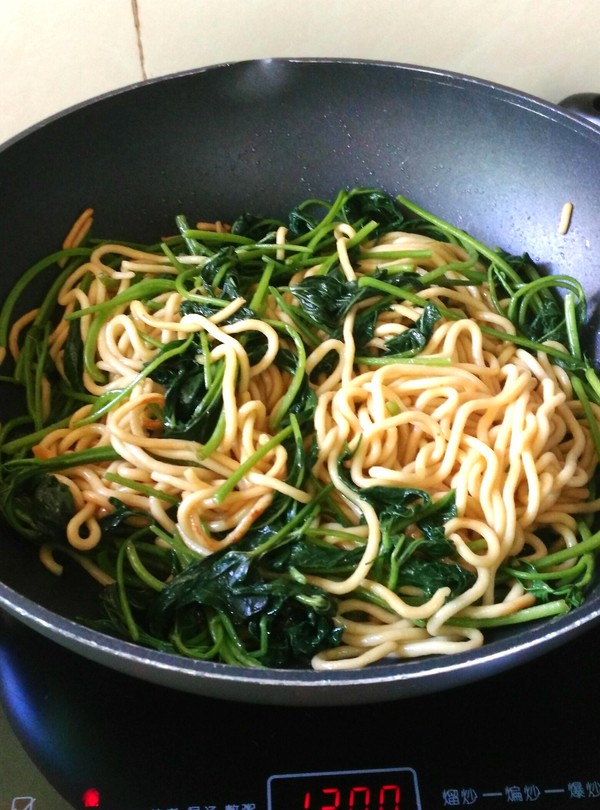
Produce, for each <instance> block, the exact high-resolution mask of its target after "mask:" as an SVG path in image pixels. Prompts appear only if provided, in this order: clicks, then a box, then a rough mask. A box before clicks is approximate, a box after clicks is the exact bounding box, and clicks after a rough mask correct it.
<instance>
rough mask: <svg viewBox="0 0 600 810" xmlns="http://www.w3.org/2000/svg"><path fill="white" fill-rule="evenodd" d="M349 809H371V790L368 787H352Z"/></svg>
mask: <svg viewBox="0 0 600 810" xmlns="http://www.w3.org/2000/svg"><path fill="white" fill-rule="evenodd" d="M348 810H371V791H370V790H369V788H368V787H363V786H362V785H361V786H357V787H353V788H350V796H349V799H348Z"/></svg>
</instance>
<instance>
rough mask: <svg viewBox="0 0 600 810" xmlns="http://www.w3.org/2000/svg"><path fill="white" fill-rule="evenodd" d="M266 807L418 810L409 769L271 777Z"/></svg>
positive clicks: (284, 809)
mask: <svg viewBox="0 0 600 810" xmlns="http://www.w3.org/2000/svg"><path fill="white" fill-rule="evenodd" d="M267 797H268V804H267V807H268V810H421V801H420V798H419V790H418V786H417V775H416V773H415V772H414V771H413V770H412V768H381V769H378V770H360V771H329V772H325V771H321V772H317V773H286V774H278V775H275V776H271V777H270V778H269V780H268V784H267Z"/></svg>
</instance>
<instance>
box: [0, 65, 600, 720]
mask: <svg viewBox="0 0 600 810" xmlns="http://www.w3.org/2000/svg"><path fill="white" fill-rule="evenodd" d="M599 180H600V129H598V128H597V127H596V126H595V125H594V124H593V123H591V122H589V121H587V120H585V119H584V118H581V117H578V116H577V115H575V114H574V113H572V112H569V111H566V110H564V109H559V108H557V107H555V106H552V105H550V104H548V103H545V102H543V101H540V100H537V99H535V98H532V97H529V96H527V95H524V94H522V93H519V92H516V91H513V90H510V89H507V88H504V87H500V86H497V85H494V84H491V83H488V82H485V81H481V80H478V79H475V78H471V77H466V76H461V75H457V74H453V73H448V72H443V71H439V70H432V69H427V68H421V67H414V66H407V65H397V64H383V63H380V64H375V63H366V62H360V61H359V62H356V61H345V60H335V61H332V60H278V59H275V60H265V61H253V62H242V63H235V64H231V65H222V66H216V67H212V68H208V69H202V70H197V71H192V72H188V73H184V74H179V75H175V76H171V77H167V78H163V79H159V80H156V81H149V82H146V83H143V84H140V85H137V86H133V87H131V88H127V89H124V90H121V91H118V92H115V93H112V94H109V95H106V96H104V97H101V98H99V99H96V100H94V101H92V102H90V103H86V104H83V105H80V106H78V107H75V108H73V109H71V110H69V111H67V112H66V113H65V114H62V115H59V116H56V117H53V118H51V119H49V120H47V121H45V122H43V123H42V124H40V125H39V126H37V127H34V128H32V129H30V130H29V131H27V132H25V133H24V134H23V135H21V136H19V137H17V138H15V139H13V140H11V141H10V142H8V143H7V144H5V146H4V147H3V148H2V150H1V151H0V201H1V202H0V211H1V213H0V244H1V245H2V271H1V273H0V297H2V298H4V296H5V295H6V292H7V290H8V289H9V288H10V287H11V285H12V283H13V282H14V281H15V279H16V278H17V277H18V276H19V274H20V273H21V272H22V271H23V270H24V269H25V268H27V267H28V266H29V265H30V264H31V263H33V262H34V261H35V260H36V259H38V258H40V257H41V256H43V255H46V254H47V253H49V252H51V251H52V250H54V249H55V248H56V247H57V246H59V244H60V243H61V241H62V238H63V236H64V234H65V232H66V230H67V229H68V226H69V225H70V223H71V222H72V221H73V220H74V219H75V218H76V216H77V215H78V214H79V212H80V211H81V210H82V209H83V208H84V207H86V206H88V205H91V206H93V207H94V209H95V212H96V225H95V233H96V234H97V235H102V236H110V237H111V238H115V239H125V240H129V241H141V242H143V241H154V240H155V238H156V237H157V235H160V234H164V233H169V232H171V231H172V228H173V218H174V216H175V215H176V214H178V213H180V212H183V213H186V214H187V215H188V216H190V217H191V218H194V217H196V218H197V219H202V218H204V219H208V218H220V219H223V220H227V219H230V218H231V217H232V216H235V215H236V214H238V213H240V212H243V211H246V210H249V211H252V212H255V213H262V214H265V215H284V214H285V213H286V212H287V210H288V209H289V208H290V207H291V206H292V205H293V204H295V203H296V202H298V201H300V200H302V199H305V198H307V197H315V196H316V197H320V198H332V197H333V196H334V195H335V193H336V192H337V191H338V190H339V188H341V187H351V186H358V185H362V186H372V187H375V186H376V187H381V188H384V189H386V190H387V191H389V192H390V193H392V194H394V193H402V194H404V195H406V196H407V197H410V198H412V199H413V200H414V201H416V202H417V203H419V204H420V205H422V206H424V207H425V208H428V209H430V210H432V211H434V212H435V213H437V214H438V215H439V216H441V217H443V218H445V219H447V220H450V221H451V222H453V223H455V224H457V225H459V226H460V227H461V228H463V229H464V230H466V231H468V232H470V233H472V234H473V235H474V236H476V237H478V238H480V239H482V240H483V241H485V242H486V243H488V244H491V245H499V246H502V247H503V248H505V249H506V250H508V251H511V252H514V253H521V252H523V251H524V250H527V251H528V252H529V253H530V255H531V256H532V258H533V259H534V261H536V262H539V263H540V264H541V265H542V266H543V267H545V268H546V269H547V270H548V271H549V272H555V271H559V270H560V271H561V272H566V273H570V274H572V275H574V276H576V277H577V278H579V279H580V281H581V282H582V283H583V285H584V288H585V290H586V293H587V295H588V296H589V300H590V309H591V318H592V321H594V320H595V309H596V303H597V294H598V288H599V284H598V278H599V273H600V259H599V255H600V182H599ZM566 202H571V203H572V204H573V216H572V221H571V226H570V228H569V230H568V232H567V233H566V234H565V235H559V234H558V233H557V226H558V222H559V218H560V214H561V209H562V207H563V205H564V203H566ZM589 350H590V351H591V352H593V353H595V340H594V339H593V335H592V339H591V340H590V346H589ZM9 396H10V394H9V393H4V396H3V402H4V403H5V404H4V406H3V407H4V408H6V407H7V401H8V398H9ZM92 591H93V588H91V586H90V581H89V579H88V578H87V577H86V576H85V575H84V574H79V573H78V572H77V571H68V572H67V573H66V574H65V575H64V576H63V577H62V578H57V577H54V576H52V575H50V574H49V573H48V572H47V571H46V570H45V569H44V568H42V566H41V565H40V564H39V563H38V560H37V554H36V550H35V549H34V548H33V547H32V546H30V545H29V544H28V543H27V542H25V541H23V540H21V539H20V538H18V537H15V536H14V535H13V534H11V532H10V531H8V530H6V529H4V530H3V531H2V534H1V539H0V606H1V607H3V608H4V609H5V610H6V611H8V612H9V613H11V614H13V615H14V616H16V617H18V618H19V619H21V620H22V621H23V622H25V623H26V624H28V625H30V626H31V627H33V628H34V629H36V630H38V631H39V632H40V633H42V634H44V635H46V636H48V637H49V638H51V639H54V640H55V641H56V642H57V643H59V644H62V645H64V646H65V647H67V648H69V649H71V650H74V651H76V652H78V653H80V654H82V655H84V656H87V657H88V658H90V659H93V660H94V661H96V662H98V663H100V664H102V665H107V666H110V667H113V668H115V669H117V670H120V671H123V672H126V673H129V674H131V675H133V676H135V677H139V678H142V679H145V680H148V681H151V682H155V683H160V684H163V685H167V686H170V687H174V688H177V689H181V690H184V691H188V692H192V693H197V694H202V695H206V696H211V697H219V698H226V699H235V700H246V701H255V702H261V703H271V704H292V705H293V704H304V705H306V704H312V705H325V704H330V705H343V704H353V703H368V702H373V701H385V700H392V699H396V698H402V697H409V696H415V695H419V694H423V693H426V692H429V691H434V690H435V691H439V690H442V689H446V688H449V687H453V686H457V685H460V684H464V683H467V682H470V681H473V680H474V679H478V678H481V677H484V676H489V675H491V674H493V673H496V672H499V671H501V670H503V669H505V668H507V667H509V666H514V665H516V664H519V663H521V662H524V661H526V660H528V659H530V658H532V657H533V656H537V655H539V654H541V653H543V652H544V651H546V650H549V649H550V648H553V647H556V646H557V645H559V644H561V643H563V642H565V641H566V640H567V639H570V638H571V637H573V636H575V635H576V634H579V633H581V632H583V631H584V630H587V629H589V628H590V627H591V626H592V625H594V624H596V623H597V622H598V619H599V617H600V585H596V586H595V587H594V589H593V590H592V592H591V594H590V596H589V599H588V600H587V602H586V603H585V604H584V605H583V606H582V607H581V608H579V609H577V610H574V611H573V612H572V613H570V614H569V615H567V616H563V617H560V618H555V619H552V620H547V621H544V622H542V623H538V624H535V625H530V626H520V627H518V628H517V629H512V630H511V631H505V632H504V633H499V634H498V635H497V636H495V637H492V638H491V639H490V640H489V641H488V643H487V646H484V647H483V648H481V649H480V650H477V651H474V652H467V653H460V654H456V655H453V656H449V657H440V658H429V659H427V660H411V661H404V662H389V663H386V664H382V665H377V666H373V667H371V668H369V669H366V670H363V671H359V672H343V673H335V674H323V673H316V672H312V671H290V670H286V671H274V670H260V671H255V670H247V669H241V668H234V667H231V666H227V665H221V664H215V663H202V662H194V661H190V660H187V659H183V658H179V657H177V656H174V655H170V654H163V653H160V652H153V651H149V650H146V649H143V648H141V647H138V646H136V645H133V644H131V643H128V642H124V641H121V640H117V639H114V638H111V637H108V636H105V635H103V634H101V633H99V632H96V631H92V630H90V629H87V628H86V627H84V626H82V625H81V624H80V623H79V622H78V620H77V618H76V617H78V616H81V615H85V613H86V609H88V608H89V607H90V606H91V604H92V602H93V600H94V598H95V594H94V593H92Z"/></svg>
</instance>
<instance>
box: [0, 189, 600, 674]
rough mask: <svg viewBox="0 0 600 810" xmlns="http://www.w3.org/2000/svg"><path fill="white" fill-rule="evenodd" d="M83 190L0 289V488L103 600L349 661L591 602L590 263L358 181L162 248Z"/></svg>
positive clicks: (212, 648) (57, 562)
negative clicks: (532, 249)
mask: <svg viewBox="0 0 600 810" xmlns="http://www.w3.org/2000/svg"><path fill="white" fill-rule="evenodd" d="M89 217H90V212H87V213H86V217H85V219H84V220H83V222H81V223H79V226H78V228H76V229H75V231H74V232H73V233H72V234H71V236H70V238H69V241H68V242H67V243H66V246H65V248H64V249H63V250H62V251H59V252H58V253H57V254H55V255H54V256H53V257H50V259H48V260H46V261H45V262H41V263H40V264H39V265H36V267H35V268H33V269H32V271H30V273H29V274H26V277H24V278H25V281H23V282H21V286H20V288H18V289H17V288H16V290H17V291H16V293H15V294H14V295H12V296H9V298H8V299H7V302H6V304H5V307H4V311H3V312H2V315H1V320H0V337H2V339H3V344H4V345H5V346H6V348H7V357H6V358H5V365H6V366H8V365H9V363H12V365H11V369H12V370H11V371H10V377H9V380H10V381H12V382H13V383H14V384H15V385H17V386H18V387H19V388H21V389H22V390H23V391H24V393H25V400H26V406H27V416H26V417H22V416H20V417H19V418H17V419H15V420H12V421H9V422H6V423H5V425H4V427H3V434H2V462H3V464H2V482H1V487H2V489H1V507H2V512H3V515H4V517H5V519H6V520H7V521H8V522H9V523H10V524H11V525H12V526H13V527H14V528H15V529H16V530H17V531H19V532H20V533H21V534H23V535H24V536H26V537H29V538H31V539H34V540H36V541H37V542H38V543H39V544H40V554H41V558H42V561H43V562H44V564H45V565H46V566H47V567H48V568H49V569H50V570H52V571H54V572H55V573H61V571H62V566H63V564H64V562H65V559H66V558H65V554H66V555H68V556H70V557H74V558H75V559H77V561H78V562H79V563H80V564H81V565H83V566H84V567H85V568H86V569H87V570H88V571H89V572H90V573H91V574H92V575H93V576H94V577H95V578H96V579H97V580H98V581H99V582H100V583H101V584H102V585H103V586H104V587H103V588H102V589H101V591H102V602H103V604H104V609H105V611H106V617H107V618H106V619H97V620H96V626H98V627H101V628H102V629H108V630H109V632H116V633H121V634H123V635H125V636H126V637H129V638H131V639H133V640H135V641H139V642H141V643H143V644H147V645H151V646H155V647H158V648H161V649H167V650H174V651H177V652H180V653H183V654H186V655H190V656H193V657H197V658H201V659H215V660H220V661H223V662H226V663H236V664H242V665H251V666H297V665H306V664H308V663H311V664H312V666H313V667H314V668H316V669H335V668H349V667H362V666H365V665H367V664H371V663H373V662H376V661H379V660H381V659H384V658H388V657H391V658H407V657H415V656H421V655H426V654H434V653H453V652H457V651H461V650H468V649H472V648H474V647H477V646H479V645H481V644H482V642H483V633H482V631H483V630H484V629H485V628H486V627H494V626H499V625H503V624H510V623H515V622H522V621H528V620H532V619H536V618H544V617H548V616H552V615H557V614H560V613H563V612H566V611H567V610H569V609H570V608H572V607H573V606H577V605H578V604H580V603H581V601H582V600H583V598H584V595H585V590H586V587H587V585H588V584H589V582H590V580H591V578H592V574H593V566H594V557H593V554H594V550H595V548H596V546H597V545H598V543H599V542H600V540H599V538H598V536H597V535H596V534H594V528H593V524H592V517H593V515H594V513H595V512H596V511H597V510H598V509H599V507H600V500H598V499H596V494H595V484H594V477H595V474H596V468H597V464H598V457H599V448H600V429H599V423H600V407H599V405H598V402H599V401H600V384H599V383H598V380H597V378H596V375H595V373H594V371H593V369H592V368H591V366H590V363H589V362H588V360H587V359H586V357H585V355H584V353H583V349H582V347H581V344H580V337H579V331H578V330H579V326H580V325H581V324H582V323H583V321H584V319H585V309H586V302H585V300H584V296H583V293H582V291H581V289H580V286H579V284H578V283H577V282H576V281H575V280H574V279H571V278H568V277H563V276H555V277H544V276H540V275H539V274H538V272H537V271H536V268H535V267H534V265H533V263H532V262H531V261H530V260H529V258H528V257H527V256H526V255H525V256H522V257H515V256H509V255H506V254H504V253H503V252H502V251H499V250H490V249H488V248H486V247H485V246H484V245H482V244H480V243H478V242H477V241H476V240H474V239H472V238H471V237H470V236H467V235H466V234H464V233H463V232H461V231H460V230H458V229H456V228H454V227H453V226H451V225H448V224H447V223H444V222H442V221H441V220H439V219H437V218H436V217H434V216H433V215H431V214H429V213H427V212H424V211H422V210H421V209H419V208H417V206H415V205H414V204H413V203H410V202H409V201H408V200H405V199H403V198H399V199H398V200H392V199H390V198H389V197H387V196H386V195H384V194H383V193H381V192H378V191H371V190H365V189H357V190H354V191H351V192H341V193H340V195H339V196H338V197H337V199H336V200H335V201H334V202H333V203H331V204H326V203H324V202H321V201H315V200H312V201H307V202H305V203H303V204H301V205H300V206H298V208H296V209H294V211H292V212H291V214H290V216H289V218H288V220H287V221H285V222H283V221H281V222H280V221H277V220H270V219H261V218H258V217H254V216H250V215H245V216H243V217H240V218H239V219H238V220H236V222H235V223H233V225H232V227H228V226H224V225H222V224H221V223H212V224H207V223H200V224H199V225H198V226H197V227H190V226H189V225H188V223H187V221H186V220H185V219H184V218H183V217H178V218H177V226H178V233H177V235H175V236H173V237H170V238H168V239H164V240H163V241H161V242H160V243H159V244H157V245H154V246H149V247H143V248H142V247H138V246H131V245H124V244H114V243H110V242H105V241H99V240H93V239H91V238H89V237H88V236H86V231H87V226H88V225H89V224H90V222H91V220H90V219H89ZM86 240H87V241H86ZM47 268H54V269H55V273H56V275H55V280H54V282H53V284H52V286H51V288H50V290H49V292H47V293H46V296H45V298H43V299H42V302H41V304H40V306H39V308H37V309H35V310H33V311H31V312H27V313H25V314H24V315H22V316H20V317H18V318H13V319H12V320H13V322H12V326H10V328H9V326H8V323H9V320H10V319H11V318H12V312H13V309H14V307H15V305H16V302H17V301H18V300H19V297H20V295H21V293H22V292H23V291H24V290H25V289H28V285H29V284H30V283H33V282H34V281H35V280H36V279H37V278H38V277H41V276H43V275H45V274H46V272H47ZM558 289H560V291H561V295H557V290H558ZM13 367H14V368H13Z"/></svg>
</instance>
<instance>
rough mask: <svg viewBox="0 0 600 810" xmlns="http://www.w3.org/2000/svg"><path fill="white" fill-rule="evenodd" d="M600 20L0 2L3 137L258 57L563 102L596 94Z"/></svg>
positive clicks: (530, 8)
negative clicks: (487, 86) (403, 66)
mask: <svg viewBox="0 0 600 810" xmlns="http://www.w3.org/2000/svg"><path fill="white" fill-rule="evenodd" d="M136 23H137V25H136ZM599 31H600V3H598V2H597V0H569V2H568V3H565V2H564V0H0V142H2V141H4V140H6V139H7V138H9V137H11V136H12V135H14V134H15V133H17V132H19V131H21V130H22V129H24V128H25V127H28V126H30V125H31V124H33V123H35V122H36V121H38V120H40V119H43V118H45V117H46V116H48V115H51V114H53V113H55V112H58V111H59V110H62V109H64V108H65V107H68V106H70V105H72V104H75V103H77V102H79V101H81V100H84V99H86V98H91V97H93V96H95V95H97V94H99V93H102V92H105V91H109V90H112V89H114V88H117V87H121V86H124V85H127V84H131V83H133V82H137V81H139V80H141V79H142V78H143V77H144V76H148V77H156V76H160V75H163V74H166V73H172V72H175V71H178V70H186V69H189V68H194V67H200V66H202V65H210V64H215V63H219V62H224V61H231V60H238V59H248V58H256V57H270V56H332V57H355V58H364V59H384V60H392V61H398V62H409V63H413V64H420V65H428V66H432V67H439V68H444V69H448V70H455V71H458V72H463V73H468V74H471V75H474V76H479V77H481V78H484V79H489V80H491V81H496V82H499V83H501V84H506V85H509V86H512V87H515V88H517V89H519V90H523V91H525V92H529V93H532V94H533V95H537V96H540V97H542V98H546V99H549V100H550V101H559V100H560V99H561V98H563V97H564V96H566V95H569V94H570V93H574V92H583V91H593V92H600V47H599V45H598V42H599V39H598V32H599Z"/></svg>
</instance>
